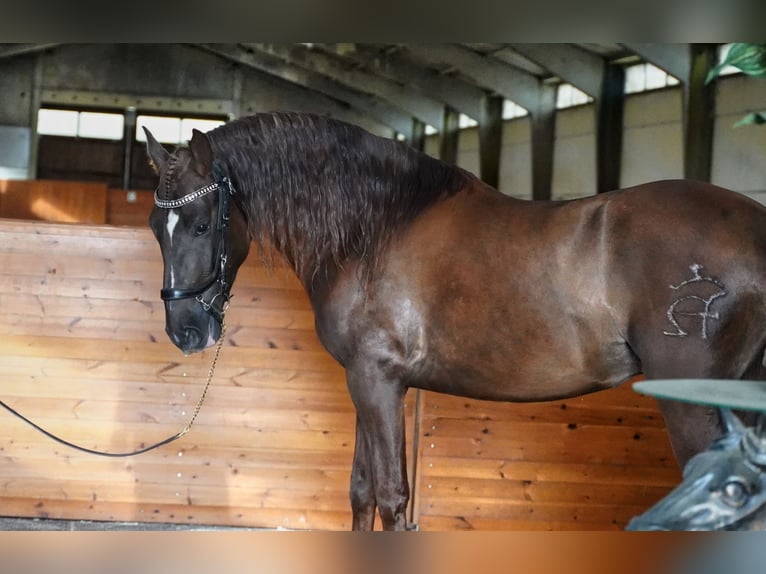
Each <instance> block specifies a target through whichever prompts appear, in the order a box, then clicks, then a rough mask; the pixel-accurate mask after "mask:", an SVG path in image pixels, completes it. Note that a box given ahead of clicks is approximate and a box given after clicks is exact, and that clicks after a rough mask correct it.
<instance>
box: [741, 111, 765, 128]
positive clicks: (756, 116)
mask: <svg viewBox="0 0 766 574" xmlns="http://www.w3.org/2000/svg"><path fill="white" fill-rule="evenodd" d="M761 124H766V112H755V113H752V114H747V115H746V116H745V117H744V118H742V119H741V120H739V121H738V122H737V123H736V124H734V127H735V128H738V127H741V126H750V125H761Z"/></svg>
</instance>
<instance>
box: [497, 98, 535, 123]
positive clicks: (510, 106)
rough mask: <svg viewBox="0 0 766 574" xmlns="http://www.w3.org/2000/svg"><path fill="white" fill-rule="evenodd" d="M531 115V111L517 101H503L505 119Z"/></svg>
mask: <svg viewBox="0 0 766 574" xmlns="http://www.w3.org/2000/svg"><path fill="white" fill-rule="evenodd" d="M527 115H529V112H528V111H527V109H526V108H522V107H521V106H520V105H519V104H517V103H516V102H512V101H511V100H505V101H503V119H504V120H512V119H514V118H523V117H524V116H527Z"/></svg>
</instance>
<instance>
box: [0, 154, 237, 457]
mask: <svg viewBox="0 0 766 574" xmlns="http://www.w3.org/2000/svg"><path fill="white" fill-rule="evenodd" d="M213 175H214V177H215V179H216V181H215V182H213V183H211V184H208V185H206V186H204V187H201V188H199V189H196V190H194V191H192V192H190V193H188V194H186V195H184V196H183V197H180V198H178V199H161V198H160V197H159V196H158V195H157V192H156V191H155V192H154V204H155V205H156V206H157V207H159V208H161V209H176V208H179V207H182V206H184V205H186V204H187V203H191V202H192V201H195V200H196V199H199V198H200V197H203V196H205V195H207V194H208V193H211V192H213V191H218V192H219V193H218V223H217V225H216V233H217V237H216V239H217V240H218V254H217V262H216V269H215V273H214V274H213V277H212V279H211V280H210V281H208V282H206V283H205V284H204V285H202V286H199V287H191V288H188V289H169V288H163V289H161V290H160V297H161V298H162V300H163V301H176V300H179V299H188V298H191V297H194V298H195V300H196V301H198V302H199V303H200V304H201V305H202V308H203V309H204V310H205V311H206V312H208V313H210V314H211V315H212V316H213V317H215V319H216V321H218V323H219V324H220V326H221V334H220V335H219V337H218V341H217V342H216V347H215V353H214V354H213V360H212V362H211V364H210V369H208V373H207V381H205V386H204V387H203V389H202V393H201V395H200V398H199V400H198V401H197V404H196V406H195V407H194V411H193V412H192V415H191V417H190V418H189V422H188V423H186V426H185V427H184V428H183V429H182V430H181V431H179V432H177V433H176V434H174V435H173V436H169V437H167V438H166V439H163V440H161V441H159V442H157V443H154V444H152V445H150V446H147V447H142V448H139V449H136V450H133V451H129V452H105V451H100V450H96V449H91V448H88V447H84V446H81V445H78V444H75V443H73V442H70V441H68V440H66V439H63V438H61V437H59V436H57V435H55V434H53V433H52V432H50V431H48V430H46V429H44V428H43V427H41V426H40V425H38V424H37V423H35V422H34V421H32V420H30V419H28V418H27V417H25V416H24V415H22V414H21V413H20V412H19V411H17V410H16V409H14V408H13V407H11V406H10V405H8V404H7V403H6V402H4V401H2V400H0V407H3V408H4V409H5V410H7V411H8V412H10V413H11V414H12V415H14V416H16V417H18V418H20V419H21V420H22V421H24V422H25V423H27V424H28V425H30V426H31V427H33V428H35V429H36V430H38V431H40V432H41V433H43V434H44V435H45V436H47V437H49V438H51V439H53V440H54V441H56V442H58V443H61V444H63V445H65V446H68V447H70V448H73V449H75V450H79V451H82V452H85V453H88V454H95V455H99V456H108V457H115V458H116V457H128V456H135V455H137V454H142V453H145V452H148V451H150V450H154V449H155V448H158V447H161V446H164V445H166V444H168V443H171V442H173V441H175V440H177V439H179V438H181V437H182V436H184V435H185V434H186V433H188V432H189V431H190V430H191V427H192V425H193V424H194V421H195V420H197V415H198V414H199V412H200V410H201V409H202V403H203V402H204V400H205V396H206V395H207V391H208V388H210V383H211V381H212V380H213V373H214V372H215V366H216V363H218V356H219V355H220V353H221V347H222V345H223V339H224V335H225V334H226V322H225V321H224V315H225V314H226V309H227V308H228V305H229V299H230V298H231V295H230V294H229V288H230V285H229V283H228V281H227V280H226V261H227V256H226V241H225V233H226V229H227V228H228V225H229V213H230V212H229V210H230V200H231V197H232V196H233V195H234V187H233V186H232V185H231V182H230V181H229V178H228V177H225V176H221V177H219V175H220V172H219V170H218V167H217V165H214V166H213ZM216 282H217V283H219V284H220V290H219V292H218V293H217V294H216V295H214V296H213V297H212V298H211V299H210V301H205V300H204V298H203V297H202V295H203V294H204V293H205V291H207V290H208V289H209V288H210V287H212V286H213V284H214V283H216ZM218 297H223V303H222V305H221V310H220V311H219V310H218V309H216V308H215V307H214V306H213V303H214V302H215V300H216V299H217V298H218Z"/></svg>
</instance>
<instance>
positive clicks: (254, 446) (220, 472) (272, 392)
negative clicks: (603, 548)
mask: <svg viewBox="0 0 766 574" xmlns="http://www.w3.org/2000/svg"><path fill="white" fill-rule="evenodd" d="M160 283H161V261H160V253H159V248H158V247H157V245H156V243H155V241H154V239H153V238H152V237H151V234H150V232H149V231H148V230H147V229H145V228H144V229H138V228H116V227H106V226H92V225H62V224H49V223H37V222H22V221H11V220H0V305H2V309H3V311H4V313H3V314H2V318H0V398H1V399H3V400H5V401H7V402H9V403H10V404H12V405H13V406H14V407H17V408H19V409H20V410H22V411H23V412H24V413H25V414H26V415H27V416H29V417H30V418H32V419H34V420H35V421H37V422H39V423H41V424H43V425H44V426H45V427H47V428H49V429H50V430H52V431H54V432H56V433H60V434H62V435H63V436H65V437H66V438H67V439H70V440H74V441H76V442H80V443H82V444H84V445H86V446H88V447H97V448H102V449H107V450H109V451H121V450H129V449H132V448H135V447H137V446H139V445H142V444H148V443H150V442H153V441H156V440H159V439H161V438H164V437H165V436H169V435H172V434H174V433H175V432H177V431H178V430H180V429H181V428H183V426H184V425H185V424H186V421H187V420H188V418H189V416H190V414H191V411H192V409H193V407H194V405H195V403H196V401H197V398H198V395H199V392H200V390H201V388H202V384H203V383H204V378H205V373H206V371H207V368H208V362H209V360H210V358H211V352H210V351H206V352H204V353H202V354H200V355H194V356H191V357H184V356H183V355H182V354H181V353H180V352H179V351H178V350H177V349H175V347H173V346H172V345H171V343H170V342H169V341H168V339H167V337H166V335H165V333H164V311H163V305H162V304H161V302H160V301H159V289H160V286H161V285H160ZM233 291H234V294H235V296H234V299H233V301H232V307H231V310H230V312H229V314H228V316H227V323H228V325H229V334H228V336H227V340H226V344H225V346H224V348H223V351H222V355H221V359H220V361H219V366H218V369H217V371H216V375H215V379H214V382H213V386H212V388H211V389H210V392H209V394H208V397H207V400H206V402H205V405H204V406H203V408H202V411H201V413H200V415H199V418H198V421H197V423H196V425H195V426H194V427H193V429H192V431H191V432H190V433H189V434H188V435H186V436H185V437H183V438H182V439H181V440H179V441H178V442H176V443H173V444H171V445H168V446H165V447H163V448H161V449H158V450H155V451H152V452H149V453H146V454H143V455H140V456H137V457H132V458H126V459H108V458H100V457H96V456H93V455H88V454H82V453H78V452H76V451H73V450H70V449H68V448H66V447H63V446H61V445H59V444H57V443H54V442H52V441H50V440H49V439H48V438H46V437H44V436H43V435H41V434H40V433H38V432H37V431H35V430H33V429H31V428H29V427H28V426H26V425H25V424H24V423H23V422H21V421H19V420H18V419H16V418H14V417H12V416H11V415H10V414H7V413H5V412H4V411H0V515H5V516H22V517H30V516H49V517H56V518H81V519H93V520H128V521H155V522H178V523H197V524H221V525H234V526H251V527H264V528H277V527H284V528H299V529H307V528H311V529H339V530H344V529H347V528H349V527H350V523H351V516H350V510H349V504H348V495H347V487H348V478H349V470H350V465H351V457H352V454H353V440H354V432H353V430H354V413H353V408H352V405H351V402H350V399H349V397H348V395H347V392H346V388H345V379H344V374H343V371H342V370H341V369H340V367H339V366H338V365H337V364H335V363H334V361H333V360H332V359H331V358H330V357H329V356H328V355H327V354H326V353H325V352H324V350H323V349H322V348H321V346H320V344H319V342H318V340H317V338H316V336H315V334H314V332H313V315H312V312H311V308H310V306H309V304H308V301H307V299H306V296H305V294H304V293H303V291H302V290H301V289H300V287H299V285H298V283H297V281H296V280H295V279H294V277H293V276H292V275H291V274H289V273H287V272H286V271H284V270H276V271H274V272H268V271H266V270H265V269H264V268H263V267H262V266H261V265H260V264H259V262H258V261H257V260H256V259H254V258H252V257H251V259H250V261H248V262H246V264H245V265H244V266H243V268H242V270H241V272H240V275H239V277H238V279H237V284H236V285H235V286H234V289H233ZM407 403H408V409H407V412H408V419H407V420H408V423H407V424H408V433H409V437H410V441H411V442H410V445H411V446H410V450H411V451H412V450H416V452H417V456H415V455H414V454H411V456H410V468H411V480H412V481H414V488H413V495H414V496H413V501H414V502H413V507H412V509H411V510H412V512H413V514H414V516H415V519H416V521H417V522H418V523H419V525H420V527H421V528H422V529H424V530H452V529H463V528H478V529H500V528H502V529H530V530H531V529H556V530H559V529H561V530H571V529H596V530H605V529H621V528H622V527H623V526H624V524H625V523H626V521H627V520H628V519H629V518H630V517H632V516H633V515H635V514H638V513H639V512H641V511H642V510H644V509H646V508H647V507H649V506H650V505H651V504H653V503H654V502H655V501H656V500H658V499H659V498H661V497H662V496H663V495H664V494H665V493H666V492H667V491H668V490H669V489H670V488H671V487H672V486H673V485H674V484H676V483H677V482H678V480H679V478H680V475H679V472H678V470H677V469H676V468H675V466H674V463H673V462H672V457H671V454H670V449H669V445H668V442H667V437H666V435H665V430H664V426H663V423H662V421H661V418H660V417H659V414H658V411H657V409H656V407H655V405H654V403H653V402H652V401H651V400H650V399H647V398H645V397H641V396H639V395H638V394H636V393H633V392H632V391H631V390H630V388H629V386H625V387H624V388H621V389H619V390H615V391H609V392H604V393H599V394H596V395H591V396H589V397H585V398H578V399H571V400H567V401H561V402H555V403H535V404H525V405H521V404H497V403H488V402H481V401H469V400H464V399H460V398H456V397H448V396H443V395H436V394H432V393H417V392H413V391H410V393H409V394H408V397H407ZM415 429H418V432H417V433H416V432H415Z"/></svg>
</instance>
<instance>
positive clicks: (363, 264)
mask: <svg viewBox="0 0 766 574" xmlns="http://www.w3.org/2000/svg"><path fill="white" fill-rule="evenodd" d="M148 136H149V139H148V151H149V156H150V158H151V160H152V162H153V164H154V165H155V167H156V168H157V171H158V173H159V176H160V182H159V186H158V188H157V197H156V202H155V203H156V205H155V208H154V210H153V211H152V214H151V217H150V224H151V227H152V229H153V230H154V233H155V235H156V237H157V239H158V241H159V243H160V247H161V250H162V256H163V259H164V263H165V272H164V274H165V277H164V284H165V288H164V289H163V291H162V296H163V299H164V300H165V301H166V315H167V332H168V334H169V336H170V338H171V339H172V340H173V342H174V343H175V344H176V345H177V346H178V347H179V348H180V349H181V350H183V351H184V352H193V351H197V350H199V349H202V348H204V347H206V346H209V345H211V344H212V343H213V342H214V341H215V340H216V338H217V337H218V336H219V333H220V321H221V314H222V312H223V310H224V309H225V305H226V301H227V300H228V291H229V288H230V285H231V283H232V282H233V281H234V277H235V274H236V271H237V268H238V267H239V265H240V264H241V263H242V261H243V260H244V259H245V256H246V254H247V252H248V248H249V245H250V241H251V239H252V240H254V241H255V242H256V243H257V244H259V245H261V246H270V247H271V248H273V249H274V250H275V251H276V252H278V253H279V254H280V255H282V256H283V257H284V258H285V260H286V261H287V262H288V263H289V265H290V266H292V268H293V269H294V270H295V272H296V274H297V275H298V277H299V279H300V281H301V282H302V284H303V286H304V287H305V289H306V291H307V293H308V295H309V297H310V300H311V303H312V305H313V309H314V313H315V316H316V330H317V333H318V335H319V338H320V339H321V341H322V343H323V344H324V346H325V347H326V348H327V350H328V351H329V352H330V353H331V354H332V356H333V357H335V358H336V359H337V360H338V362H339V363H340V364H341V365H343V367H345V369H346V373H347V379H348V389H349V391H350V394H351V398H352V399H353V402H354V405H355V407H356V411H357V420H356V449H355V453H354V461H353V469H352V473H351V507H352V510H353V527H354V528H355V529H370V528H372V525H373V520H374V514H375V511H376V508H377V509H378V510H379V512H380V516H381V519H382V524H383V527H384V528H386V529H399V530H400V529H404V528H405V527H406V523H405V507H406V505H407V501H408V497H409V492H408V486H407V477H406V465H405V449H404V444H405V437H404V424H403V423H404V415H403V399H404V395H405V393H406V391H407V389H408V388H409V387H415V388H421V389H428V390H432V391H437V392H442V393H450V394H454V395H460V396H466V397H474V398H480V399H492V400H502V401H542V400H551V399H561V398H566V397H572V396H576V395H581V394H584V393H590V392H593V391H598V390H601V389H608V388H611V387H614V386H617V385H619V384H620V383H622V382H624V381H626V380H627V379H629V378H630V377H632V376H633V375H636V374H638V373H644V375H645V376H646V377H647V378H678V377H684V378H720V379H739V378H743V377H747V378H751V379H756V378H766V377H764V374H765V373H764V366H763V362H764V347H765V346H766V209H764V208H763V207H762V206H761V205H759V204H758V203H756V202H754V201H752V200H750V199H747V198H745V197H743V196H742V195H739V194H737V193H734V192H731V191H727V190H724V189H721V188H718V187H714V186H712V185H708V184H704V183H695V182H691V181H662V182H657V183H650V184H646V185H641V186H637V187H633V188H630V189H624V190H620V191H615V192H612V193H607V194H601V195H597V196H594V197H589V198H587V199H581V200H576V201H568V202H553V201H550V202H542V201H522V200H517V199H512V198H510V197H506V196H505V195H503V194H501V193H499V192H498V191H497V190H495V189H493V188H491V187H489V186H487V185H486V184H484V183H482V182H481V181H480V180H478V179H477V178H476V177H474V176H473V175H471V174H470V173H468V172H466V171H464V170H461V169H459V168H457V167H454V166H451V165H447V164H445V163H443V162H440V161H438V160H436V159H434V158H431V157H429V156H427V155H425V154H422V153H419V152H417V151H415V150H413V149H410V148H408V147H407V146H405V145H403V144H400V143H397V142H395V141H392V140H388V139H384V138H379V137H375V136H373V135H371V134H369V133H367V132H365V131H363V130H362V129H360V128H357V127H355V126H351V125H348V124H344V123H341V122H338V121H334V120H332V119H328V118H324V117H318V116H311V115H303V114H292V113H291V114H287V113H274V114H260V115H257V116H254V117H250V118H243V119H240V120H237V121H233V122H231V123H229V124H226V125H224V126H221V127H220V128H217V129H215V130H213V131H211V132H209V133H208V134H202V133H200V132H194V135H193V137H192V139H191V142H190V145H189V147H188V148H185V147H182V148H179V149H177V150H175V151H174V152H173V153H172V154H169V153H167V152H166V151H165V150H164V149H163V148H162V147H161V146H160V145H159V144H158V143H157V142H156V141H155V139H154V138H153V137H151V134H148ZM663 414H664V415H665V417H666V421H667V425H668V429H669V432H670V434H671V438H672V443H673V447H674V449H675V453H676V456H677V458H678V460H679V462H680V463H681V464H684V463H685V462H686V460H687V459H688V458H689V457H690V456H691V455H693V454H695V453H697V452H699V451H701V450H704V449H705V448H706V447H707V446H708V444H709V443H710V442H711V441H712V439H713V438H715V437H716V436H718V434H719V433H720V430H721V429H720V428H719V427H720V421H719V420H718V416H717V415H716V414H715V411H713V410H712V409H707V408H703V407H698V406H692V405H685V404H680V403H668V404H666V405H664V406H663Z"/></svg>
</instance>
